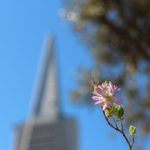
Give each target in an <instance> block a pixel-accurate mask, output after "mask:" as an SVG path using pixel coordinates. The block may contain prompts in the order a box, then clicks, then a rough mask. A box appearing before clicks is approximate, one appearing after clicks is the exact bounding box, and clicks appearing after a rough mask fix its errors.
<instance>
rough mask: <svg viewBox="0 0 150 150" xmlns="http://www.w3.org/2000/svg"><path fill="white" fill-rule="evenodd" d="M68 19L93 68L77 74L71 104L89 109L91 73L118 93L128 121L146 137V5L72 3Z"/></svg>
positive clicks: (149, 122)
mask: <svg viewBox="0 0 150 150" xmlns="http://www.w3.org/2000/svg"><path fill="white" fill-rule="evenodd" d="M68 15H69V18H68V19H70V20H71V21H73V27H74V29H75V31H78V33H79V37H80V39H81V40H82V42H83V43H84V44H85V45H87V47H88V48H87V49H88V50H89V51H90V53H91V56H92V58H93V61H94V65H93V67H92V68H88V69H85V68H80V69H79V73H80V78H79V79H78V80H79V81H78V86H77V88H76V89H75V91H74V92H73V93H72V96H73V99H74V100H84V101H85V102H86V103H88V104H89V103H91V101H92V100H91V93H92V86H91V82H89V81H90V79H89V72H90V74H91V76H92V77H93V78H95V79H96V80H97V81H100V82H101V81H103V80H111V81H112V82H114V83H116V84H119V85H120V86H121V87H122V91H123V92H122V94H123V101H125V102H124V103H125V104H126V107H127V108H128V110H130V112H128V113H129V114H130V115H128V116H127V117H128V121H129V122H130V123H133V124H136V126H137V129H139V130H140V132H141V134H142V135H148V134H149V133H150V0H73V1H69V7H68ZM71 15H72V16H71ZM138 126H139V127H138Z"/></svg>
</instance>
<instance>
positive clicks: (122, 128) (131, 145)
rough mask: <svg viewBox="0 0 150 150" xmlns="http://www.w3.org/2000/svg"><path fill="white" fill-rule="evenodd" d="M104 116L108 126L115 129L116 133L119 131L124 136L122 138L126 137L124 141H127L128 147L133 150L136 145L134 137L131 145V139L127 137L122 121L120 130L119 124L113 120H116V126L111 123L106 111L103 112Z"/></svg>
mask: <svg viewBox="0 0 150 150" xmlns="http://www.w3.org/2000/svg"><path fill="white" fill-rule="evenodd" d="M103 115H104V117H105V120H106V121H107V123H108V125H109V126H110V127H111V128H113V129H115V130H116V131H118V132H120V133H121V134H122V136H123V137H124V139H125V140H126V142H127V144H128V146H129V150H132V147H133V144H134V136H132V142H131V143H130V142H129V139H128V138H127V136H126V134H125V132H124V127H123V123H122V120H120V124H121V129H119V128H118V126H117V123H116V122H115V120H114V119H113V120H114V122H115V126H114V125H113V124H112V123H111V122H110V121H109V119H108V118H107V116H106V115H105V112H104V111H103Z"/></svg>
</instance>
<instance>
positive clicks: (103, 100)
mask: <svg viewBox="0 0 150 150" xmlns="http://www.w3.org/2000/svg"><path fill="white" fill-rule="evenodd" d="M119 90H120V88H118V87H117V86H116V85H114V84H112V82H107V81H105V82H103V83H102V84H99V85H94V92H93V94H94V96H93V97H92V98H93V100H94V101H95V105H97V104H99V105H100V106H101V107H102V108H103V110H105V109H110V108H112V107H113V105H114V103H115V104H119V105H120V104H121V100H120V99H119V98H117V97H116V93H117V91H119Z"/></svg>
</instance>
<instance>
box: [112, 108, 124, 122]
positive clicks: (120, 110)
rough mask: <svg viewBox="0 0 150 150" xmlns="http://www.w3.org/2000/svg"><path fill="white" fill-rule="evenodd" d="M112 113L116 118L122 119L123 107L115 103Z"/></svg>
mask: <svg viewBox="0 0 150 150" xmlns="http://www.w3.org/2000/svg"><path fill="white" fill-rule="evenodd" d="M114 115H115V116H116V117H117V118H118V119H122V117H123V115H124V109H123V107H122V106H121V105H115V106H114Z"/></svg>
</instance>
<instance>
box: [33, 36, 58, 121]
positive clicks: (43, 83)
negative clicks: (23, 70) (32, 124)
mask: <svg viewBox="0 0 150 150" xmlns="http://www.w3.org/2000/svg"><path fill="white" fill-rule="evenodd" d="M45 45H46V46H45V48H44V53H43V56H42V61H41V65H40V70H39V73H38V79H37V81H38V82H37V84H36V90H35V95H34V102H35V105H34V110H33V116H34V117H36V118H41V117H42V118H44V119H48V120H54V119H57V117H58V96H57V95H58V93H59V91H58V79H57V76H58V74H57V62H56V56H55V47H54V37H47V39H46V44H45Z"/></svg>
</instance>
